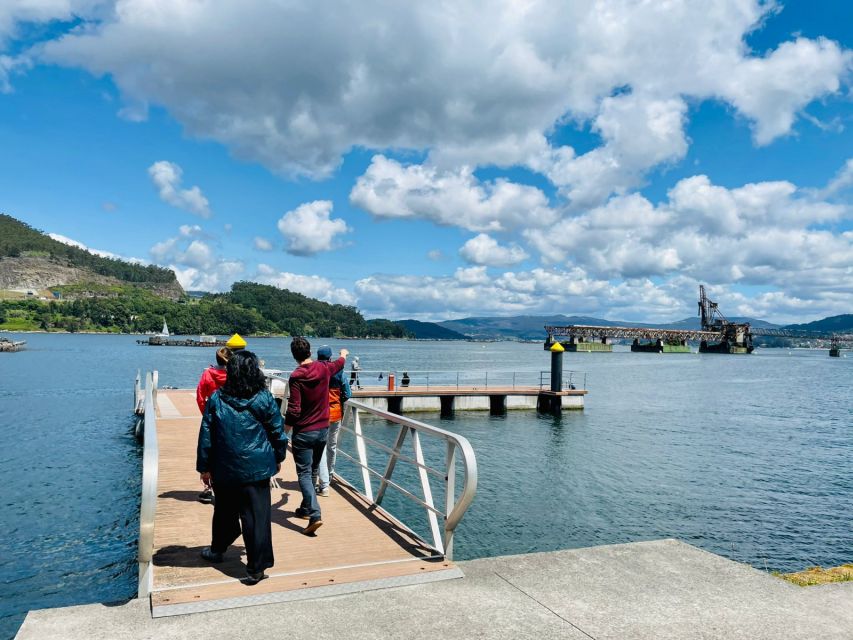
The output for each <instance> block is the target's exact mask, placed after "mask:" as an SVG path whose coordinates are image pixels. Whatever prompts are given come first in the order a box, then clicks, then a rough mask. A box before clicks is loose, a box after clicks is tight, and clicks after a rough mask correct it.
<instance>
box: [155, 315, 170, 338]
mask: <svg viewBox="0 0 853 640" xmlns="http://www.w3.org/2000/svg"><path fill="white" fill-rule="evenodd" d="M157 335H158V336H160V337H161V338H168V337H169V335H170V334H169V325H167V324H166V318H163V330H162V331H161V332H160V333H158V334H157Z"/></svg>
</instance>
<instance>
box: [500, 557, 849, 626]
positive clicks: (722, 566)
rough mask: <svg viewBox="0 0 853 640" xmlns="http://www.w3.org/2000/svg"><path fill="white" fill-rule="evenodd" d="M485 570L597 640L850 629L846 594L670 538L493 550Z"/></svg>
mask: <svg viewBox="0 0 853 640" xmlns="http://www.w3.org/2000/svg"><path fill="white" fill-rule="evenodd" d="M491 567H492V569H493V570H494V571H495V572H496V573H497V574H499V575H500V576H502V577H504V578H506V579H507V580H508V581H509V582H510V583H512V584H513V585H515V586H516V587H517V588H519V589H521V590H523V591H524V592H525V593H527V594H528V595H529V596H530V597H532V598H535V599H536V600H537V601H538V602H540V603H542V604H543V605H544V606H547V607H548V608H549V609H551V610H553V611H554V612H555V613H557V614H559V615H560V616H562V617H564V618H566V619H568V620H571V621H572V622H573V623H574V624H575V625H576V626H577V627H578V628H580V629H583V630H584V631H585V632H586V633H588V634H589V635H590V636H592V637H594V638H596V639H597V640H605V639H610V638H612V639H614V640H615V639H620V640H627V639H632V638H637V639H645V638H654V639H656V640H664V639H667V638H672V639H678V640H689V639H691V638H697V639H699V638H750V639H751V640H758V639H764V638H767V639H768V640H771V639H773V640H776V639H778V638H785V639H786V640H791V639H793V638H802V639H804V640H806V639H813V638H839V639H841V638H845V639H847V640H849V639H850V638H853V624H851V623H850V622H849V617H848V614H849V609H848V611H847V612H842V611H841V610H842V609H844V608H845V606H846V605H847V603H848V601H847V599H846V596H847V594H846V593H841V594H839V595H835V594H832V596H833V597H832V598H826V597H821V595H818V594H808V593H807V591H808V590H807V589H803V588H801V587H796V586H794V585H791V584H789V583H787V582H785V581H783V580H780V579H779V578H776V577H774V576H772V575H770V574H767V573H765V572H763V571H759V570H757V569H754V568H752V567H750V566H748V565H744V564H740V563H737V562H732V561H730V560H727V559H725V558H722V557H720V556H717V555H714V554H712V553H708V552H706V551H702V550H701V549H697V548H696V547H692V546H690V545H688V544H685V543H682V542H678V541H676V540H660V541H654V542H641V543H634V544H630V545H611V546H602V547H594V548H590V549H580V550H574V551H559V552H554V553H545V554H530V555H524V556H507V557H502V558H495V559H493V561H492V563H491Z"/></svg>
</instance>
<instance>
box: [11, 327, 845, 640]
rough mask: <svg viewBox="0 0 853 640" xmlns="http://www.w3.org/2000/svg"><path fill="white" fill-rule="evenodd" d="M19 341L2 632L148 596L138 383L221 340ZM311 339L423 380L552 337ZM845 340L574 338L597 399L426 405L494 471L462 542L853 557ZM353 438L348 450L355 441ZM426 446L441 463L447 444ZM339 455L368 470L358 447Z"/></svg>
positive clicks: (833, 559) (523, 365) (797, 563)
mask: <svg viewBox="0 0 853 640" xmlns="http://www.w3.org/2000/svg"><path fill="white" fill-rule="evenodd" d="M15 337H17V338H19V339H26V340H27V341H28V345H27V347H28V348H27V350H26V351H22V352H19V353H11V354H0V504H2V510H0V533H2V537H3V541H2V553H0V638H7V637H12V636H13V635H14V633H15V632H16V630H17V628H18V626H19V625H20V623H21V621H22V620H23V617H24V615H25V614H26V612H27V611H28V610H29V609H35V608H44V607H56V606H65V605H71V604H80V603H88V602H109V601H120V600H122V599H126V598H130V597H132V596H133V595H134V594H135V592H136V580H137V575H136V543H137V535H138V527H139V520H138V518H139V489H140V474H141V466H140V463H141V447H140V445H139V444H138V443H137V442H136V440H135V439H134V437H133V435H132V428H133V417H132V413H131V412H132V385H133V379H134V377H135V375H136V371H137V370H138V369H141V370H142V371H145V370H149V369H157V370H159V372H160V384H161V386H163V385H169V386H175V387H194V386H195V384H196V383H197V381H198V377H199V375H200V374H201V372H202V370H203V369H204V368H205V367H206V366H207V365H208V364H210V362H211V361H212V359H213V350H212V349H201V348H184V347H148V346H139V345H137V344H136V337H134V336H107V335H45V334H30V335H21V336H17V335H16V336H15ZM249 343H250V348H251V349H254V350H255V351H256V352H257V353H258V355H259V356H260V357H261V358H262V359H264V360H265V361H266V364H267V366H270V367H279V368H282V369H290V368H292V366H293V361H292V359H291V357H290V353H289V347H288V345H289V341H288V340H286V339H273V338H270V339H251V340H250V341H249ZM313 343H314V346H315V347H316V346H319V345H320V344H321V343H328V344H330V345H331V346H332V347H333V348H335V349H337V348H340V347H347V348H349V349H350V351H351V352H352V354H353V355H358V356H360V365H361V367H362V369H363V370H365V373H364V374H362V383H363V384H385V379H383V380H381V381H380V380H379V379H378V373H372V372H378V371H383V372H387V371H388V370H394V371H397V372H398V375H399V374H400V372H402V371H408V372H409V373H410V376H411V378H412V383H413V384H418V383H421V382H423V381H425V376H426V374H425V373H424V372H426V371H432V372H436V371H444V372H456V371H459V372H460V376H461V378H462V381H463V382H464V381H465V380H466V376H467V379H468V380H473V379H475V378H476V379H477V380H480V379H481V378H483V379H484V378H485V374H486V372H488V374H489V376H490V381H491V383H494V382H495V381H509V380H511V377H510V376H511V373H510V372H516V376H517V381H518V383H519V384H521V383H531V382H537V383H538V381H539V372H540V371H543V370H545V371H547V370H548V369H549V368H550V360H549V358H550V355H549V354H548V353H547V352H545V351H544V350H543V349H542V345H541V344H521V343H511V342H498V343H475V342H458V343H457V342H415V341H373V340H370V341H368V340H364V341H345V340H337V341H336V340H315V341H313ZM844 353H845V354H846V355H848V357H846V358H829V357H828V355H827V352H826V351H807V350H791V351H789V350H784V349H773V350H769V349H768V350H758V351H756V352H755V353H754V354H752V355H750V356H725V355H712V354H708V355H698V354H689V355H688V354H666V355H662V354H640V353H630V352H629V351H627V348H622V347H619V346H617V347H616V348H615V351H614V353H592V354H586V353H579V354H570V353H566V354H565V356H564V367H565V369H566V370H567V371H568V370H576V371H579V372H581V373H580V374H577V375H576V376H575V377H574V381H575V383H576V384H577V385H578V386H582V384H583V374H584V373H585V374H586V386H587V388H588V389H589V395H588V396H587V397H586V408H585V409H584V410H583V411H566V412H563V414H562V415H561V416H557V417H555V416H547V415H539V414H537V413H536V412H535V411H512V412H509V413H508V414H507V415H504V416H489V415H487V414H485V413H479V412H477V413H463V412H457V414H456V415H455V416H454V417H453V418H446V419H444V418H441V417H440V416H439V415H438V414H437V413H432V414H417V415H413V416H412V417H416V418H417V419H420V420H423V421H425V422H428V423H430V424H434V425H437V426H441V427H443V428H445V429H448V430H450V431H454V432H456V433H459V434H461V435H463V436H465V437H466V438H468V440H469V441H470V442H471V444H472V446H473V448H474V451H475V453H476V457H477V462H478V467H479V487H478V490H477V495H476V498H475V499H474V503H473V505H472V506H471V508H470V509H469V511H468V513H467V514H466V516H465V518H464V520H463V521H462V523H461V524H460V526H459V528H458V530H457V533H456V539H455V558H456V559H458V560H465V559H470V558H477V557H483V556H494V555H504V554H514V553H527V552H532V551H550V550H554V549H567V548H577V547H586V546H591V545H597V544H609V543H619V542H630V541H636V540H650V539H656V538H664V537H672V538H678V539H681V540H684V541H685V542H689V543H691V544H694V545H696V546H698V547H701V548H703V549H706V550H708V551H711V552H714V553H718V554H721V555H723V556H726V557H728V558H731V559H733V560H737V561H741V562H746V563H749V564H751V565H753V566H755V567H757V568H759V569H762V570H765V569H767V570H781V571H790V570H797V569H800V568H804V567H806V566H809V565H816V564H820V565H824V566H831V565H837V564H841V563H844V562H850V561H852V560H853V526H851V525H852V524H853V523H851V516H850V514H851V513H853V465H851V460H853V354H851V353H850V352H844ZM430 375H431V376H432V378H431V380H432V381H433V382H434V381H436V380H438V379H439V378H441V377H442V376H441V374H437V373H432V374H430ZM448 376H449V377H450V379H452V378H453V377H454V376H455V373H452V374H444V379H447V377H448ZM365 429H366V430H367V432H368V433H369V434H370V435H371V436H372V437H375V438H377V439H379V440H383V438H384V439H385V440H388V441H390V439H391V438H393V435H394V433H395V429H394V428H393V427H392V426H390V425H388V424H387V423H385V422H384V421H379V420H371V419H366V420H365ZM425 444H426V443H425ZM342 445H343V446H344V447H347V446H350V449H351V443H348V441H347V437H344V438H343V442H342ZM425 448H426V452H427V455H428V462H431V463H432V464H433V465H434V466H436V467H438V468H441V467H442V464H443V450H442V449H439V448H437V447H436V446H434V445H433V444H426V446H425ZM431 454H440V455H437V456H436V455H432V460H430V458H429V456H430V455H431ZM371 455H374V459H373V460H372V461H373V463H374V464H376V462H377V461H381V458H380V457H377V456H376V454H373V453H372V454H371ZM380 466H381V465H380ZM340 470H341V471H342V472H343V473H344V474H345V475H346V477H347V478H348V479H350V480H352V481H353V482H354V483H357V481H358V480H359V479H360V475H359V474H358V473H355V470H354V469H353V468H352V466H351V465H349V467H348V465H347V462H346V461H345V460H344V461H342V462H341V463H340ZM407 473H409V474H410V477H409V478H408V479H409V480H411V479H412V478H411V472H410V471H406V470H405V469H401V470H400V471H399V474H400V478H401V479H403V480H405V479H406V477H407V476H406V474H407ZM436 498H437V502H438V501H439V500H440V499H441V495H440V492H438V493H437V495H436ZM384 506H386V507H387V508H389V510H391V511H392V513H394V514H395V515H398V516H399V517H401V518H402V519H403V520H404V521H405V522H406V523H407V524H410V525H411V526H412V527H413V528H415V529H416V530H418V531H419V532H423V533H424V534H426V533H428V528H427V527H426V519H425V517H424V513H423V510H422V509H420V508H418V507H417V506H415V505H412V504H411V503H409V502H408V501H406V500H405V499H403V498H402V497H401V496H400V495H396V494H394V492H393V491H391V492H389V494H388V497H387V500H386V502H385V504H384Z"/></svg>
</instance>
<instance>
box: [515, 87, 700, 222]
mask: <svg viewBox="0 0 853 640" xmlns="http://www.w3.org/2000/svg"><path fill="white" fill-rule="evenodd" d="M686 111H687V105H686V104H685V103H684V100H682V99H680V98H670V99H667V100H659V99H653V98H650V97H649V96H639V95H636V94H623V95H620V96H616V97H612V98H605V99H604V100H602V101H601V106H600V109H599V114H598V116H597V117H596V118H595V120H594V121H593V130H594V131H596V132H597V133H599V134H600V135H601V138H602V140H603V142H604V144H603V145H602V146H600V147H597V148H595V149H593V150H592V151H589V152H588V153H585V154H583V155H581V156H575V155H574V151H573V150H572V149H571V148H568V147H562V148H560V149H549V150H548V151H547V152H546V153H544V154H540V155H539V156H538V157H536V156H534V157H532V158H531V159H530V160H529V161H528V164H529V165H530V166H531V167H532V168H534V169H536V170H538V171H541V172H542V173H544V174H545V175H546V176H548V178H549V179H550V180H551V182H553V183H554V184H555V185H557V186H558V187H560V188H561V190H562V192H563V193H564V195H566V197H568V198H569V200H570V201H571V202H572V204H573V205H575V206H576V207H587V206H594V205H596V204H599V203H601V202H603V201H604V200H606V199H607V197H608V196H609V195H610V194H611V193H614V192H616V193H624V192H625V191H627V190H629V189H631V188H633V187H636V186H639V185H640V184H641V182H642V179H643V176H644V174H645V172H646V171H647V170H648V169H649V168H651V167H654V166H656V165H659V164H661V163H664V162H674V161H676V160H680V159H682V158H683V157H684V155H685V154H686V153H687V138H686V136H685V134H684V122H685V120H686Z"/></svg>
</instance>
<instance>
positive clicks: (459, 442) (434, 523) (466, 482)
mask: <svg viewBox="0 0 853 640" xmlns="http://www.w3.org/2000/svg"><path fill="white" fill-rule="evenodd" d="M344 407H345V411H344V416H343V420H342V421H341V430H342V431H347V432H349V433H352V434H353V435H354V436H355V445H356V452H355V455H353V454H350V453H348V452H346V451H343V450H342V449H341V447H340V444H339V445H338V454H339V455H343V456H344V457H345V458H348V459H349V460H351V461H352V462H354V463H355V465H356V466H357V467H359V468H360V470H361V476H362V487H363V491H362V492H361V495H362V496H364V497H365V498H366V499H367V500H368V501H370V502H371V503H373V504H375V505H377V506H378V505H381V504H382V499H383V498H384V496H385V491H386V490H387V488H388V487H389V486H391V487H392V488H394V489H397V490H398V491H399V492H400V493H401V494H402V495H403V496H405V497H407V498H409V499H410V500H412V501H413V502H415V504H418V505H420V506H421V507H423V508H424V509H425V511H426V514H427V521H428V523H429V527H430V531H431V533H432V538H433V545H432V547H433V548H434V549H435V550H436V551H438V553H440V554H443V555H444V557H446V558H447V559H452V558H453V534H454V532H455V530H456V527H457V526H458V525H459V523H460V521H461V520H462V517H463V516H464V515H465V511H466V510H467V509H468V507H469V506H470V504H471V502H472V501H473V500H474V495H475V494H476V493H477V459H476V457H475V456H474V449H473V448H472V447H471V443H470V442H468V440H467V438H464V437H463V436H460V435H458V434H455V433H452V432H450V431H446V430H444V429H441V428H439V427H434V426H432V425H429V424H427V423H425V422H420V421H419V420H413V419H411V418H407V417H405V416H401V415H397V414H396V413H390V412H388V411H383V410H381V409H374V408H373V407H371V406H369V405H367V404H365V403H363V402H360V401H358V400H353V399H350V400H348V401H347V402H346V404H345V405H344ZM362 412H364V413H369V414H371V415H373V416H376V417H377V418H382V419H383V420H387V421H388V422H393V423H395V424H398V425H400V430H399V431H398V432H397V438H396V441H395V444H394V447H393V448H389V447H387V446H385V445H381V444H380V443H378V442H376V441H375V440H373V439H372V438H369V437H367V436H365V435H364V433H363V430H362V425H361V417H360V414H361V413H362ZM348 423H349V426H348ZM421 434H423V435H425V436H430V437H435V438H439V439H441V440H444V441H445V442H446V443H447V457H446V460H445V471H444V476H443V478H444V483H445V496H446V499H445V506H444V509H443V510H442V509H440V508H437V507H436V506H435V502H434V501H433V497H432V487H431V485H430V478H429V474H430V473H435V471H436V470H435V469H433V468H432V467H429V466H427V464H426V463H425V461H424V453H423V449H422V447H421V440H420V436H421ZM407 436H410V439H411V443H412V450H413V453H412V456H408V455H404V454H403V453H402V449H403V445H404V444H405V442H406V439H407ZM368 443H371V444H378V445H380V448H381V449H383V450H385V451H387V452H389V454H390V457H389V458H388V463H387V465H386V467H385V470H384V472H379V471H377V470H376V469H373V468H371V467H370V465H369V464H368V460H367V447H366V446H365V445H366V444H368ZM457 459H460V460H461V463H462V465H463V480H462V491H461V492H460V494H459V498H458V499H457V498H456V464H457ZM397 462H408V463H410V464H412V465H413V466H414V467H415V469H416V470H417V473H418V477H419V479H420V482H421V489H422V491H423V496H422V497H418V496H416V495H414V494H413V493H411V492H409V491H408V490H406V489H404V488H403V487H401V486H400V485H399V484H397V483H396V482H394V481H393V480H392V479H391V478H392V476H393V474H394V469H395V467H396V465H397ZM371 474H372V475H374V476H377V477H378V478H379V487H378V490H377V492H376V496H375V498H374V493H373V484H372V482H371ZM335 475H336V476H338V477H339V478H340V476H339V475H338V473H337V471H336V472H335ZM436 475H439V477H441V472H440V471H439V472H438V473H437V474H436ZM439 515H443V516H444V523H443V527H440V526H439V523H438V516H439ZM410 530H411V529H410Z"/></svg>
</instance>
